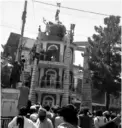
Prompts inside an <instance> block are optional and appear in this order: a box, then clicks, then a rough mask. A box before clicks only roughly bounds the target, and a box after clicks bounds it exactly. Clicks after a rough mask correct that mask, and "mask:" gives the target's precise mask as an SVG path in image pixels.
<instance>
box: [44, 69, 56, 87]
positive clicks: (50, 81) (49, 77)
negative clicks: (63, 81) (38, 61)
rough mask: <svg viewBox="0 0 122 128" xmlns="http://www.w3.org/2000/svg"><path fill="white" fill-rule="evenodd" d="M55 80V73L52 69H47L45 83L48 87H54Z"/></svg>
mask: <svg viewBox="0 0 122 128" xmlns="http://www.w3.org/2000/svg"><path fill="white" fill-rule="evenodd" d="M56 79H57V72H56V71H55V70H53V69H48V70H47V71H46V81H47V86H48V87H51V88H52V87H53V88H55V87H56Z"/></svg>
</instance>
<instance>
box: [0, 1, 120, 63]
mask: <svg viewBox="0 0 122 128" xmlns="http://www.w3.org/2000/svg"><path fill="white" fill-rule="evenodd" d="M33 1H35V0H28V5H27V19H26V25H25V32H24V36H26V37H30V38H34V39H36V37H37V32H38V26H39V25H42V29H44V24H43V17H44V18H45V19H47V20H50V21H54V22H55V12H56V9H57V8H56V7H53V6H49V5H44V4H41V3H37V2H33ZM37 1H42V2H47V3H51V4H55V5H56V3H57V2H61V6H66V7H71V8H77V9H81V10H86V11H92V12H97V13H104V14H109V15H121V11H122V10H121V0H37ZM23 9H24V0H0V13H1V14H0V19H1V20H0V42H1V44H5V43H6V42H7V39H8V37H9V35H10V32H15V33H19V34H20V32H21V23H22V22H21V16H22V12H23ZM104 18H105V16H101V15H94V14H90V13H84V12H78V11H72V10H67V9H63V8H61V10H60V21H61V22H62V23H63V24H64V25H65V26H66V27H67V29H69V27H70V24H71V23H74V24H76V27H75V37H74V41H87V38H88V37H91V36H92V35H93V34H94V33H95V31H94V26H95V25H97V26H99V25H103V19H104ZM1 50H2V49H1V47H0V51H1ZM75 64H77V65H79V64H81V65H83V58H82V57H81V53H80V52H76V57H75Z"/></svg>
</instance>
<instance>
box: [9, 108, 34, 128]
mask: <svg viewBox="0 0 122 128" xmlns="http://www.w3.org/2000/svg"><path fill="white" fill-rule="evenodd" d="M26 115H27V110H26V108H25V107H23V108H21V109H20V111H19V115H18V116H16V117H14V118H13V120H12V121H11V122H10V123H9V124H8V128H20V126H21V127H22V128H36V125H35V124H34V123H33V122H32V121H31V120H30V119H28V118H26Z"/></svg>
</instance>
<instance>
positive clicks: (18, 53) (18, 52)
mask: <svg viewBox="0 0 122 128" xmlns="http://www.w3.org/2000/svg"><path fill="white" fill-rule="evenodd" d="M26 13H27V0H25V4H24V11H23V14H22V28H21V35H20V39H19V44H18V48H17V55H16V61H17V62H18V63H20V59H21V52H22V45H23V44H22V41H23V35H24V28H25V22H26ZM23 65H24V63H23ZM21 76H22V83H23V82H24V68H23V71H22V75H21Z"/></svg>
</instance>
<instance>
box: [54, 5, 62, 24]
mask: <svg viewBox="0 0 122 128" xmlns="http://www.w3.org/2000/svg"><path fill="white" fill-rule="evenodd" d="M60 6H61V3H57V7H58V8H57V11H56V14H55V21H57V22H58V23H60V21H59V13H60Z"/></svg>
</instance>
